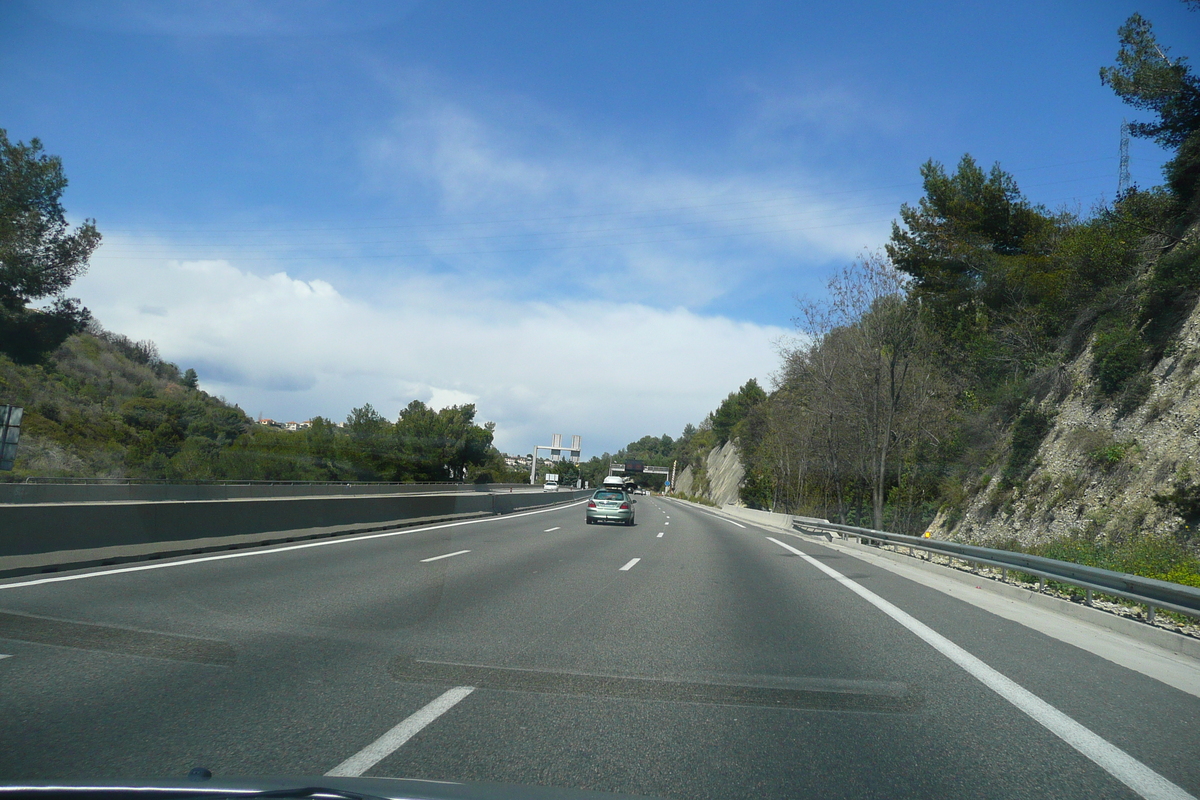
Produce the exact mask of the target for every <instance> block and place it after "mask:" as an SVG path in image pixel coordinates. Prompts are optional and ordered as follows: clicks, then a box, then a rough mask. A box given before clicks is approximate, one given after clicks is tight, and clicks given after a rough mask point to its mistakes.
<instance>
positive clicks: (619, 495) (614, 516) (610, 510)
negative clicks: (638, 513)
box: [583, 489, 637, 525]
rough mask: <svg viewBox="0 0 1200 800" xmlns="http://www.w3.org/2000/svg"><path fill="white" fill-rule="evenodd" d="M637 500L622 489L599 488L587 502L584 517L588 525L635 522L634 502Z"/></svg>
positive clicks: (628, 523)
mask: <svg viewBox="0 0 1200 800" xmlns="http://www.w3.org/2000/svg"><path fill="white" fill-rule="evenodd" d="M636 502H637V501H636V500H634V499H633V497H632V496H630V495H629V494H628V493H627V492H624V491H622V490H620V489H597V490H596V491H595V492H593V493H592V496H591V499H589V500H588V503H587V511H585V512H584V515H583V518H584V520H585V521H586V522H587V524H588V525H592V524H594V523H597V522H620V523H621V524H623V525H632V524H633V504H634V503H636Z"/></svg>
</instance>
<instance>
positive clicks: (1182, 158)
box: [1100, 14, 1200, 214]
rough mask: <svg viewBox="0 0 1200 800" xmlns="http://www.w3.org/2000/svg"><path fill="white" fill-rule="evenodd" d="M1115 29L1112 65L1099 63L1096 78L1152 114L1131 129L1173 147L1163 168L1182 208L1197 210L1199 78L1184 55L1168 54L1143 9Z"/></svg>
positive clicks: (1199, 207)
mask: <svg viewBox="0 0 1200 800" xmlns="http://www.w3.org/2000/svg"><path fill="white" fill-rule="evenodd" d="M1117 33H1118V35H1119V37H1120V42H1121V49H1120V50H1119V51H1118V52H1117V63H1116V66H1112V67H1101V68H1100V81H1101V83H1103V84H1105V85H1106V86H1110V87H1112V90H1113V91H1114V92H1116V93H1117V96H1119V97H1120V98H1121V99H1122V100H1124V101H1125V102H1126V103H1128V104H1129V105H1131V106H1133V107H1134V108H1139V109H1143V110H1146V111H1150V112H1152V113H1153V114H1154V115H1155V117H1156V119H1154V120H1152V121H1150V122H1134V123H1131V124H1130V125H1129V132H1130V133H1131V134H1133V135H1134V136H1141V137H1144V138H1147V139H1153V140H1155V141H1156V142H1158V143H1159V144H1160V145H1162V146H1163V147H1166V148H1169V149H1172V150H1175V151H1176V154H1175V157H1174V158H1172V159H1171V160H1170V161H1168V162H1167V163H1166V164H1164V165H1163V172H1164V174H1165V175H1166V178H1167V184H1168V185H1169V186H1170V187H1171V190H1172V191H1173V192H1174V193H1175V195H1176V197H1178V198H1179V201H1180V203H1181V205H1182V207H1183V209H1184V210H1185V211H1187V212H1188V213H1189V214H1195V213H1197V212H1198V211H1200V191H1198V187H1200V78H1197V76H1196V75H1195V74H1193V73H1192V71H1191V69H1190V68H1189V67H1188V64H1187V59H1186V58H1175V59H1174V60H1172V59H1171V57H1170V56H1169V55H1168V52H1169V51H1168V49H1167V48H1166V47H1164V46H1163V45H1160V44H1159V42H1158V40H1157V38H1156V37H1155V36H1154V30H1153V26H1152V25H1151V24H1150V21H1149V20H1147V19H1145V18H1144V17H1142V15H1141V14H1134V15H1133V16H1131V17H1130V18H1129V19H1127V20H1126V21H1125V24H1124V25H1122V26H1121V27H1120V29H1119V30H1118V31H1117Z"/></svg>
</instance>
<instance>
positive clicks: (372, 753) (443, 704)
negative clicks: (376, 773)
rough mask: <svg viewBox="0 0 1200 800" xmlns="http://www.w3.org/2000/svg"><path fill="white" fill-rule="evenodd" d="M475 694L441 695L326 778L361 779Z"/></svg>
mask: <svg viewBox="0 0 1200 800" xmlns="http://www.w3.org/2000/svg"><path fill="white" fill-rule="evenodd" d="M473 691H475V687H474V686H455V687H454V688H453V689H451V690H450V691H448V692H446V693H444V694H442V695H439V696H438V697H437V699H435V700H434V701H433V702H432V703H430V704H429V705H427V706H425V707H424V708H422V709H421V710H420V711H418V712H417V713H415V714H413V715H412V716H411V717H408V718H407V719H405V720H404V721H403V722H401V723H400V724H399V725H397V726H396V727H394V728H392V729H391V730H390V731H388V732H387V733H385V734H384V735H383V736H380V737H379V738H378V739H376V740H375V741H373V742H371V743H370V744H369V745H367V746H366V747H365V748H363V749H362V750H359V751H358V752H357V753H355V754H354V755H352V756H350V757H349V758H347V759H346V760H345V761H343V762H342V763H340V764H338V765H337V766H336V767H334V768H333V769H331V770H329V772H326V773H325V775H326V776H327V777H331V778H357V777H359V776H360V775H362V774H363V773H364V772H366V771H367V770H369V769H370V768H371V767H373V766H375V765H376V764H378V763H379V762H380V761H383V760H384V759H385V758H387V757H388V756H390V755H391V754H392V753H394V752H396V751H397V750H399V749H400V747H401V745H403V744H404V743H405V742H407V741H408V740H409V739H411V738H412V737H414V736H416V735H417V734H418V733H420V732H421V729H422V728H424V727H425V726H426V725H428V724H429V723H431V722H433V721H434V720H435V719H437V718H438V717H440V716H441V715H442V714H445V713H446V712H447V711H449V710H450V709H452V708H454V706H455V705H457V704H458V702H459V701H460V700H462V699H463V698H464V697H466V696H467V695H469V694H470V693H471V692H473Z"/></svg>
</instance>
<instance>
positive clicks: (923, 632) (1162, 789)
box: [767, 536, 1196, 800]
mask: <svg viewBox="0 0 1200 800" xmlns="http://www.w3.org/2000/svg"><path fill="white" fill-rule="evenodd" d="M767 539H768V540H770V541H772V542H774V543H775V544H777V545H779V546H780V547H782V548H783V549H785V550H790V551H791V552H793V553H795V554H796V555H798V556H800V557H801V558H803V559H804V560H805V561H807V562H808V563H809V564H812V565H813V566H814V567H816V568H817V569H819V570H821V571H822V572H824V573H825V574H826V575H828V576H829V577H831V578H833V579H834V580H836V581H837V582H838V583H840V584H842V585H843V586H845V587H846V588H847V589H849V590H850V591H852V592H854V593H855V594H857V595H858V596H859V597H861V598H863V599H864V600H866V601H867V602H868V603H870V604H871V605H873V606H875V607H876V608H878V609H879V610H880V611H882V612H883V613H885V614H887V615H888V616H889V617H891V618H892V619H894V620H896V621H897V622H899V623H900V624H901V625H903V626H904V627H906V628H908V630H909V631H911V632H912V633H914V634H916V635H917V636H918V637H919V638H920V639H922V640H923V641H924V642H925V643H926V644H928V645H930V646H931V647H933V649H935V650H937V651H938V652H939V653H941V654H942V655H944V656H945V657H946V658H948V659H950V660H951V661H953V662H954V663H955V664H957V665H958V666H960V667H962V668H963V669H964V670H966V671H967V672H968V673H970V675H971V676H972V677H974V678H975V679H976V680H978V681H979V682H980V683H982V684H983V685H984V686H986V687H988V688H989V689H991V690H992V691H994V692H995V693H996V694H998V695H1000V696H1001V697H1003V698H1004V699H1005V700H1007V701H1008V702H1010V703H1012V704H1013V705H1014V706H1016V707H1017V708H1019V709H1020V710H1021V711H1024V712H1025V713H1026V714H1028V715H1029V716H1030V717H1032V718H1033V720H1034V721H1035V722H1037V723H1039V724H1040V725H1042V726H1043V727H1044V728H1046V730H1048V731H1050V732H1051V733H1053V734H1054V735H1055V736H1057V737H1058V738H1060V739H1062V740H1063V741H1064V742H1066V743H1067V744H1069V745H1071V747H1074V748H1075V749H1076V750H1078V751H1079V752H1080V753H1082V754H1083V755H1085V756H1087V757H1088V758H1089V759H1091V760H1092V761H1093V762H1094V763H1095V764H1096V765H1097V766H1099V767H1100V768H1102V769H1103V770H1105V771H1106V772H1107V773H1108V774H1109V775H1112V776H1113V777H1114V778H1116V779H1117V780H1119V781H1120V782H1121V783H1123V784H1125V785H1126V786H1128V787H1129V788H1130V789H1132V790H1133V791H1135V792H1137V793H1138V794H1139V795H1141V796H1142V797H1144V798H1146V800H1196V798H1194V797H1193V796H1192V795H1190V794H1188V793H1187V792H1186V791H1184V789H1182V788H1181V787H1179V786H1176V785H1175V784H1174V783H1172V782H1171V781H1169V780H1167V779H1166V778H1164V777H1163V776H1162V775H1159V774H1158V773H1157V772H1155V771H1154V770H1152V769H1150V768H1149V767H1147V766H1146V765H1145V764H1143V763H1142V762H1140V761H1138V760H1137V759H1136V758H1134V757H1133V756H1131V755H1129V754H1128V753H1126V752H1125V751H1124V750H1122V749H1121V748H1119V747H1117V746H1116V745H1114V744H1111V743H1110V742H1108V741H1107V740H1106V739H1102V738H1100V737H1099V736H1097V735H1096V734H1094V733H1092V732H1091V731H1090V730H1089V729H1087V728H1085V727H1084V726H1082V725H1080V724H1079V723H1078V722H1076V721H1075V720H1073V719H1071V718H1070V717H1068V716H1067V715H1066V714H1064V713H1062V712H1061V711H1059V710H1058V709H1057V708H1055V707H1054V706H1052V705H1050V704H1049V703H1047V702H1046V701H1045V700H1043V699H1041V698H1040V697H1038V696H1037V695H1035V694H1033V693H1032V692H1030V691H1029V690H1028V689H1026V688H1024V687H1023V686H1021V685H1020V684H1018V683H1016V682H1015V681H1013V680H1010V679H1009V678H1007V677H1005V676H1004V675H1003V674H1001V673H1000V672H998V671H996V670H995V669H992V668H991V667H989V666H988V665H987V664H985V663H984V662H983V661H981V660H980V659H978V658H976V657H975V656H973V655H971V654H970V653H968V652H967V651H966V650H964V649H962V648H961V647H959V646H958V645H956V644H955V643H954V642H952V641H950V640H949V639H947V638H946V637H945V636H942V635H941V634H940V633H938V632H937V631H935V630H934V629H933V628H930V627H929V626H928V625H926V624H925V623H923V622H920V621H919V620H917V619H916V618H914V617H912V616H911V615H909V614H908V613H907V612H905V611H902V610H900V609H899V608H897V607H896V606H894V605H892V604H891V603H889V602H888V601H887V600H884V599H883V598H882V597H880V596H879V595H877V594H875V593H874V592H872V591H871V590H870V589H864V588H863V587H862V586H860V585H858V584H857V583H855V582H854V581H852V580H850V579H849V578H847V577H846V576H845V575H843V574H842V573H840V572H838V571H837V570H835V569H833V568H832V567H829V566H826V565H825V564H822V563H821V562H820V561H818V560H817V559H815V558H813V557H812V556H810V555H808V554H807V553H804V552H802V551H800V550H797V549H796V548H794V547H792V546H791V545H789V544H784V543H783V542H781V541H779V540H778V539H773V538H771V537H770V536H768V537H767Z"/></svg>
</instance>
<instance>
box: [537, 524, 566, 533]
mask: <svg viewBox="0 0 1200 800" xmlns="http://www.w3.org/2000/svg"><path fill="white" fill-rule="evenodd" d="M561 530H562V526H561V525H555V526H554V527H553V528H546V530H544V531H542V533H551V532H553V531H561Z"/></svg>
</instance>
